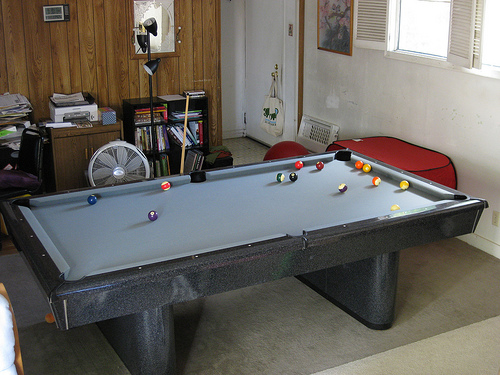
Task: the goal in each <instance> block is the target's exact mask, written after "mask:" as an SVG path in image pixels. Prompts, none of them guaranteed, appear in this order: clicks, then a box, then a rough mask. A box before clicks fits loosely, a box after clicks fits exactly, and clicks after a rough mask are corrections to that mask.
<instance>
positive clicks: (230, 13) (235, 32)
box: [220, 0, 245, 139]
mask: <svg viewBox="0 0 500 375" xmlns="http://www.w3.org/2000/svg"><path fill="white" fill-rule="evenodd" d="M220 1H221V30H222V34H221V85H222V124H223V125H222V138H224V139H226V138H236V137H242V136H243V135H244V132H245V124H244V123H243V112H244V104H245V100H244V96H245V0H232V1H230V0H220Z"/></svg>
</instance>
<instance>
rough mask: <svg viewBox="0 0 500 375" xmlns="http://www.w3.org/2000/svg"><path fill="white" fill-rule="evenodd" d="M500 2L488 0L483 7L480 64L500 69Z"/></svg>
mask: <svg viewBox="0 0 500 375" xmlns="http://www.w3.org/2000/svg"><path fill="white" fill-rule="evenodd" d="M499 17H500V1H498V0H488V2H487V3H486V5H485V12H484V23H483V38H482V52H483V54H482V63H483V65H487V66H490V67H496V68H498V69H500V48H498V45H499V42H500V22H498V18H499Z"/></svg>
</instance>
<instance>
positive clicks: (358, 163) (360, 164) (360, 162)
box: [354, 160, 364, 169]
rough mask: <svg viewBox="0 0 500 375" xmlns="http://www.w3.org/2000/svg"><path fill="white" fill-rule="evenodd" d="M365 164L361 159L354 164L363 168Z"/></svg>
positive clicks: (358, 167)
mask: <svg viewBox="0 0 500 375" xmlns="http://www.w3.org/2000/svg"><path fill="white" fill-rule="evenodd" d="M363 164H364V163H363V162H362V161H361V160H358V161H357V162H356V164H354V166H355V167H356V168H357V169H361V168H363Z"/></svg>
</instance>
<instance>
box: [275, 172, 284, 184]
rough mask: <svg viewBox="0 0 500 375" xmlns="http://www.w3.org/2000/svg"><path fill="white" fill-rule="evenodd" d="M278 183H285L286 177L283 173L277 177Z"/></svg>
mask: <svg viewBox="0 0 500 375" xmlns="http://www.w3.org/2000/svg"><path fill="white" fill-rule="evenodd" d="M276 181H278V182H283V181H285V175H284V174H283V173H278V174H277V175H276Z"/></svg>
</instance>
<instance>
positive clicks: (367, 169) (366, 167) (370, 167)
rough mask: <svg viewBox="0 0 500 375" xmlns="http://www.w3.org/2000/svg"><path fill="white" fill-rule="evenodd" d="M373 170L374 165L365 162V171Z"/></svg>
mask: <svg viewBox="0 0 500 375" xmlns="http://www.w3.org/2000/svg"><path fill="white" fill-rule="evenodd" d="M371 170H372V166H371V165H370V164H364V165H363V172H366V173H368V172H370V171H371Z"/></svg>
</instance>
